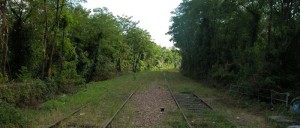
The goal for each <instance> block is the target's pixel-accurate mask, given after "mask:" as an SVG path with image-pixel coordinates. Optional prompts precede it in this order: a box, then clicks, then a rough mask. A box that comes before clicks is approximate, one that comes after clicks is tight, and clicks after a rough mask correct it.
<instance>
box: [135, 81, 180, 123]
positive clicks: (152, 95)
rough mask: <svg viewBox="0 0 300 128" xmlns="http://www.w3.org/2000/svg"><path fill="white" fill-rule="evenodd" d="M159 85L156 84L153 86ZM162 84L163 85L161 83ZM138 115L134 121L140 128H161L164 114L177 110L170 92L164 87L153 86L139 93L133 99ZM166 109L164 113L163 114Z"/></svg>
mask: <svg viewBox="0 0 300 128" xmlns="http://www.w3.org/2000/svg"><path fill="white" fill-rule="evenodd" d="M155 83H158V82H154V83H153V84H155ZM160 84H161V83H160ZM132 100H133V103H134V104H135V106H136V112H137V113H138V115H137V116H136V117H135V118H134V119H133V121H134V125H135V126H136V127H139V128H156V127H159V126H160V124H161V123H162V121H163V119H164V113H165V112H166V111H167V110H168V109H169V110H170V109H174V108H176V105H175V103H174V101H173V99H172V97H171V94H170V92H169V91H168V90H167V89H166V88H165V87H163V86H151V87H149V88H148V89H145V90H144V91H141V92H137V93H136V94H135V95H134V96H133V97H132ZM161 108H164V112H161Z"/></svg>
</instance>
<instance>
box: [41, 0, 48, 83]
mask: <svg viewBox="0 0 300 128" xmlns="http://www.w3.org/2000/svg"><path fill="white" fill-rule="evenodd" d="M44 11H45V13H44V16H45V28H44V37H43V44H42V46H43V67H42V77H45V70H46V69H45V68H46V64H47V58H46V53H47V51H46V50H47V44H48V8H47V0H44Z"/></svg>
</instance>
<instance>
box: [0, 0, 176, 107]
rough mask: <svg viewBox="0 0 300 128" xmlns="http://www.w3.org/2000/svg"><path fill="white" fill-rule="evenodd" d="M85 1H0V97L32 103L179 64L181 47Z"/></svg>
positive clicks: (14, 101) (8, 100) (18, 103)
mask: <svg viewBox="0 0 300 128" xmlns="http://www.w3.org/2000/svg"><path fill="white" fill-rule="evenodd" d="M81 2H84V0H50V1H49V0H1V2H0V17H1V18H0V29H1V31H0V39H1V40H0V41H1V49H0V51H1V52H0V56H1V61H0V64H1V74H0V82H1V83H4V84H5V85H3V86H1V88H0V92H1V94H0V99H2V100H4V101H5V102H8V103H12V104H16V105H19V106H24V105H34V104H36V102H41V101H42V100H43V99H48V97H52V96H53V95H55V94H57V93H61V92H63V93H64V92H68V91H70V90H72V89H73V88H74V86H78V85H82V84H83V83H85V82H89V81H95V80H104V79H108V78H110V77H112V76H115V75H118V74H122V73H128V72H138V71H143V70H157V69H161V68H176V67H179V66H180V64H179V63H180V56H179V53H178V51H177V50H176V49H175V48H173V49H171V50H170V49H166V48H162V47H160V46H158V45H156V44H155V43H154V42H153V41H152V39H151V36H150V35H149V33H148V32H147V31H146V30H144V29H142V28H139V27H138V23H137V22H134V21H132V20H131V17H127V16H122V17H120V16H114V15H113V14H112V13H111V12H109V11H108V9H106V8H98V9H94V10H93V11H91V10H87V9H84V8H83V7H82V6H81V5H80V3H81ZM41 80H42V81H41ZM7 82H12V83H13V84H10V83H7ZM19 83H23V84H19ZM75 88H76V87H75ZM75 90H76V89H75Z"/></svg>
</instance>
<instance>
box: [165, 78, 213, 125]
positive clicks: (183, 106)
mask: <svg viewBox="0 0 300 128" xmlns="http://www.w3.org/2000/svg"><path fill="white" fill-rule="evenodd" d="M164 77H165V82H166V86H167V88H168V90H169V92H170V93H171V95H172V98H173V100H174V101H175V103H176V105H177V107H178V109H179V110H180V112H181V115H182V116H183V118H184V120H185V121H186V123H187V127H188V128H193V125H192V124H193V122H191V121H190V120H189V119H188V118H187V116H186V113H185V112H189V113H193V114H195V115H197V117H198V118H201V117H203V116H205V115H203V114H202V113H203V111H204V110H206V109H211V110H213V108H212V107H211V106H210V105H209V104H207V103H206V102H204V101H203V100H202V99H201V98H200V97H199V96H198V95H196V94H194V93H173V91H172V90H171V89H170V87H169V84H168V81H167V79H166V76H165V74H164Z"/></svg>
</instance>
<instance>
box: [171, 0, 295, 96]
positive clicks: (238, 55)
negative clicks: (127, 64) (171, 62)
mask: <svg viewBox="0 0 300 128" xmlns="http://www.w3.org/2000/svg"><path fill="white" fill-rule="evenodd" d="M299 7H300V1H297V0H183V2H182V3H181V4H180V5H179V6H178V7H177V9H176V10H175V11H174V12H173V17H172V22H173V24H172V26H171V27H170V30H169V32H168V34H170V35H172V40H173V41H174V42H175V46H176V47H178V48H179V49H180V52H181V55H182V65H181V71H182V73H184V74H185V75H187V76H190V77H193V78H196V79H210V80H213V81H217V83H218V85H219V86H220V85H221V86H226V85H229V84H240V85H244V86H250V87H253V88H267V89H277V90H281V91H284V90H290V91H294V92H299V90H300V36H299V35H300V8H299Z"/></svg>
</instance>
